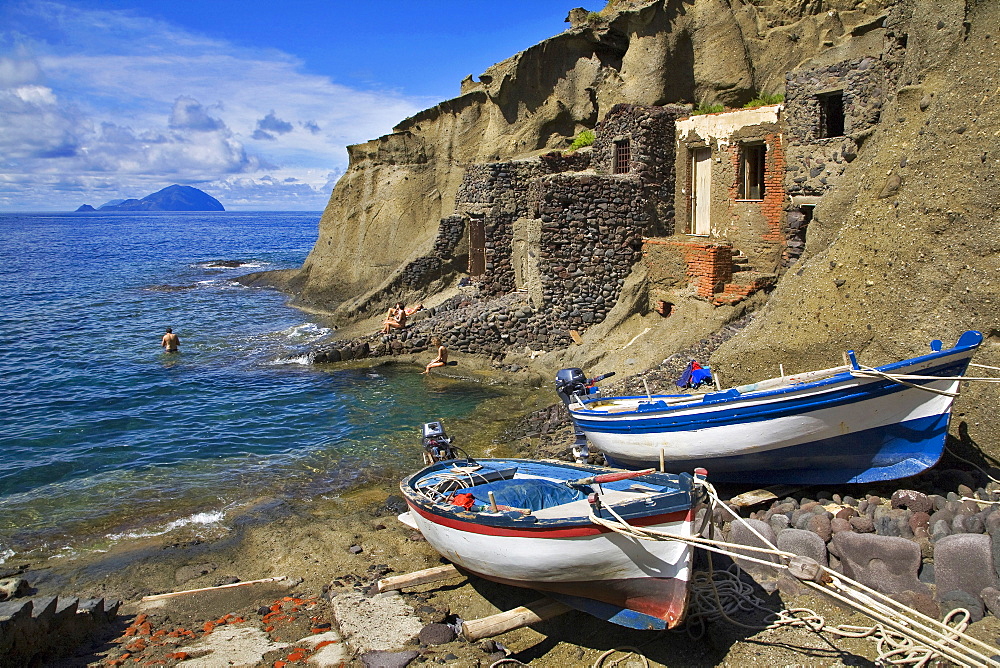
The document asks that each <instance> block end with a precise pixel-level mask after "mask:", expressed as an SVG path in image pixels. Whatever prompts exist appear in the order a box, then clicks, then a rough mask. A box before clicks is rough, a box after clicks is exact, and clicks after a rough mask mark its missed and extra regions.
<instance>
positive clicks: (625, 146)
mask: <svg viewBox="0 0 1000 668" xmlns="http://www.w3.org/2000/svg"><path fill="white" fill-rule="evenodd" d="M631 168H632V143H631V141H629V140H628V139H621V140H619V141H616V142H615V164H614V170H613V171H614V173H615V174H628V173H629V171H630V170H631Z"/></svg>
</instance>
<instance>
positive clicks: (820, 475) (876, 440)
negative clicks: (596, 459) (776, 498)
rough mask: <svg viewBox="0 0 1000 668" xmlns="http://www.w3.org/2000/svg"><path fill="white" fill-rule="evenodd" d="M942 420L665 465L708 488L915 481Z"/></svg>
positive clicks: (928, 460) (936, 445) (934, 448)
mask: <svg viewBox="0 0 1000 668" xmlns="http://www.w3.org/2000/svg"><path fill="white" fill-rule="evenodd" d="M948 418H949V416H948V415H937V416H931V417H926V418H920V419H917V420H909V421H907V422H903V423H897V424H892V425H888V426H886V427H881V428H878V429H868V430H865V431H861V432H856V433H851V434H844V435H841V436H837V437H834V438H826V439H821V440H818V441H812V442H810V443H803V444H801V445H795V446H789V447H786V448H777V449H775V450H769V451H766V452H755V453H747V454H741V455H739V456H733V457H718V458H708V457H705V458H700V459H687V460H671V461H670V462H669V463H668V468H669V469H670V470H673V471H690V470H693V469H694V468H696V467H704V468H706V469H708V478H709V480H711V481H713V482H738V483H753V484H758V483H797V484H814V485H820V484H822V485H826V484H834V483H867V482H876V481H881V480H894V479H897V478H905V477H908V476H911V475H916V474H917V473H920V472H921V471H924V470H927V469H929V468H931V467H932V466H934V465H935V464H936V463H937V462H938V460H939V459H940V458H941V454H942V452H943V449H944V442H945V438H946V437H947V432H948ZM652 455H653V453H652V452H651V453H650V458H649V459H642V460H636V461H625V460H622V459H620V458H615V457H613V456H608V455H607V453H605V457H606V458H607V459H608V463H609V464H613V465H616V466H625V467H626V468H633V467H634V468H641V467H644V466H651V465H653V464H658V463H659V461H658V459H659V453H656V459H657V461H656V462H654V461H653V459H654V458H653V456H652Z"/></svg>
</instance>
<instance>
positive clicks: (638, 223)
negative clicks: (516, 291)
mask: <svg viewBox="0 0 1000 668" xmlns="http://www.w3.org/2000/svg"><path fill="white" fill-rule="evenodd" d="M539 185H540V194H539V202H538V214H539V217H540V218H541V222H542V228H541V229H542V234H541V248H540V252H539V257H540V259H539V272H540V274H541V278H542V294H543V297H542V301H543V304H542V310H543V311H546V312H548V315H549V316H550V318H549V319H548V322H547V324H550V325H552V326H555V325H556V323H560V324H561V325H562V326H563V327H571V328H574V329H581V330H582V329H586V328H587V327H588V326H590V325H592V324H595V323H599V322H601V321H603V320H604V318H605V316H607V314H608V311H610V310H611V308H612V307H613V306H614V305H615V303H616V302H617V301H618V297H619V295H620V294H621V287H622V285H623V284H624V283H625V277H626V276H627V275H628V273H629V271H631V269H632V265H633V264H635V263H636V262H637V261H638V260H639V258H640V257H641V250H642V238H643V236H644V235H645V234H646V233H647V231H648V230H649V229H650V227H651V226H652V223H653V220H654V219H655V211H654V205H653V202H652V201H651V200H650V198H648V197H647V196H646V194H645V189H644V188H643V186H642V184H641V183H640V181H639V179H638V178H636V177H635V176H610V175H606V176H599V175H589V174H584V175H574V174H565V175H557V176H550V177H547V178H545V179H542V180H541V181H540V184H539ZM551 316H554V317H551Z"/></svg>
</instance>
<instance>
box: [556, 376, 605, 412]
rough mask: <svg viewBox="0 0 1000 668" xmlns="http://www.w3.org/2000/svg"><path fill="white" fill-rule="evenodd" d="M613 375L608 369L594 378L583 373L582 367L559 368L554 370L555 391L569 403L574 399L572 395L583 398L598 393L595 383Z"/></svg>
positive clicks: (565, 402)
mask: <svg viewBox="0 0 1000 668" xmlns="http://www.w3.org/2000/svg"><path fill="white" fill-rule="evenodd" d="M613 375H615V372H614V371H610V372H608V373H606V374H603V375H600V376H597V377H596V378H589V379H588V378H587V377H586V376H585V375H583V369H559V371H557V372H556V393H557V394H558V395H559V398H560V399H562V400H563V403H564V404H569V403H570V402H571V401H573V400H574V395H576V396H578V397H579V398H580V399H584V398H586V397H587V396H588V395H591V394H599V393H600V389H599V388H598V387H597V383H599V382H601V381H602V380H604V379H605V378H611V376H613Z"/></svg>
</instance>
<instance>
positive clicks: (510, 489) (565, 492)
mask: <svg viewBox="0 0 1000 668" xmlns="http://www.w3.org/2000/svg"><path fill="white" fill-rule="evenodd" d="M461 491H462V492H468V493H471V494H473V495H475V497H476V504H477V505H481V506H488V505H489V503H490V496H489V494H488V492H493V497H494V498H495V499H496V502H497V504H498V505H501V506H509V507H511V508H527V509H529V510H541V509H542V508H551V507H552V506H559V505H562V504H564V503H569V502H570V501H576V500H578V499H585V498H587V495H586V494H584V493H583V492H581V491H579V490H576V489H573V488H572V487H569V486H567V485H563V484H561V483H557V482H552V481H551V480H542V479H537V478H526V479H515V480H497V481H496V482H491V483H489V484H486V485H476V486H475V487H470V488H468V489H463V490H461Z"/></svg>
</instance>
